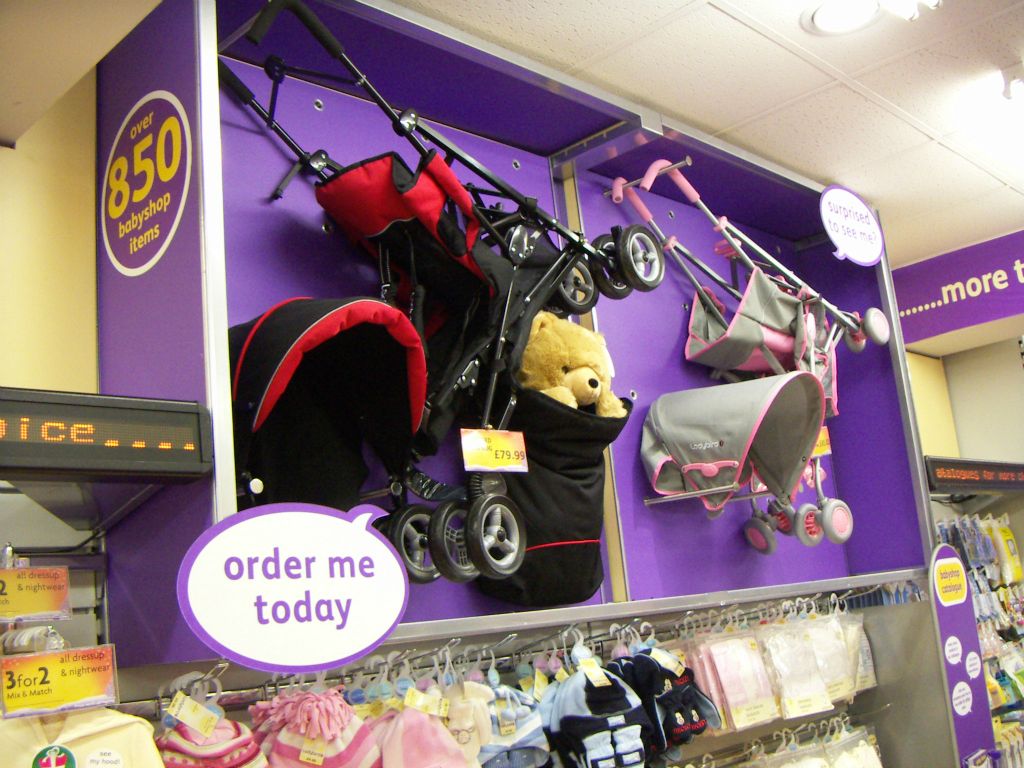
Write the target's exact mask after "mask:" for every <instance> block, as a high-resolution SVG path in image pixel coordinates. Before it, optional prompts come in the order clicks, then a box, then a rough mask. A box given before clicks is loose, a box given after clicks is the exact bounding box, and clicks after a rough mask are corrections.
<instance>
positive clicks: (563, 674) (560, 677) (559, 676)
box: [555, 667, 569, 683]
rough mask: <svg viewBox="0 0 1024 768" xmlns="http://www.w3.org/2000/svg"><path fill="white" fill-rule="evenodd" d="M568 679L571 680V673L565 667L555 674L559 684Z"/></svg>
mask: <svg viewBox="0 0 1024 768" xmlns="http://www.w3.org/2000/svg"><path fill="white" fill-rule="evenodd" d="M568 679H569V672H568V671H567V670H566V668H565V667H560V668H559V669H558V671H557V672H555V680H557V681H558V682H560V683H564V682H565V681H566V680H568Z"/></svg>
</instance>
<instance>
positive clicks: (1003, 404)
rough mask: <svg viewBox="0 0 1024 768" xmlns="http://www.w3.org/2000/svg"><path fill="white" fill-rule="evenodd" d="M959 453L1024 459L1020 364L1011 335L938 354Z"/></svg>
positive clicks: (1023, 390)
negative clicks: (998, 340) (948, 353)
mask: <svg viewBox="0 0 1024 768" xmlns="http://www.w3.org/2000/svg"><path fill="white" fill-rule="evenodd" d="M943 362H944V364H945V368H946V378H947V380H948V381H949V399H950V402H951V404H952V407H953V419H954V421H955V423H956V434H957V440H958V441H959V444H960V455H961V456H963V457H964V458H967V459H991V460H995V461H1012V462H1024V367H1022V366H1021V356H1020V348H1019V346H1018V343H1017V340H1016V339H1009V340H1007V341H1000V342H997V343H995V344H989V345H987V346H984V347H978V348H977V349H970V350H967V351H966V352H960V353H957V354H955V355H947V356H946V357H944V358H943Z"/></svg>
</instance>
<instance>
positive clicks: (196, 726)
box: [167, 691, 220, 739]
mask: <svg viewBox="0 0 1024 768" xmlns="http://www.w3.org/2000/svg"><path fill="white" fill-rule="evenodd" d="M167 714H169V715H170V716H171V717H173V718H174V719H175V720H179V721H181V722H182V723H184V724H185V725H187V726H188V727H189V728H191V729H192V730H194V731H198V732H199V733H201V734H202V735H203V738H204V739H205V738H208V737H209V736H210V734H211V733H213V729H214V728H216V727H217V723H218V722H220V715H218V714H217V713H216V712H213V711H211V710H209V709H207V708H206V707H204V706H203V705H202V704H200V703H199V702H198V701H196V700H195V699H193V698H192V697H190V696H186V695H185V693H184V692H182V691H178V692H177V693H176V694H174V698H173V699H171V705H170V706H169V707H168V708H167Z"/></svg>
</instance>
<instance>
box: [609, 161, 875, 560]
mask: <svg viewBox="0 0 1024 768" xmlns="http://www.w3.org/2000/svg"><path fill="white" fill-rule="evenodd" d="M662 173H664V174H666V175H667V176H668V178H669V179H670V180H671V181H672V182H673V183H674V184H675V185H676V187H677V188H678V189H679V190H680V191H681V192H682V194H683V196H684V197H685V198H686V200H688V201H689V202H690V203H692V204H693V205H694V206H696V207H697V208H698V209H699V210H700V211H701V212H702V213H703V214H704V215H705V216H706V217H707V218H708V219H709V220H710V221H711V222H712V224H713V225H714V228H715V231H717V232H719V233H721V234H722V236H723V238H724V240H723V241H722V242H721V243H719V244H718V245H717V246H716V248H715V251H716V253H717V254H718V255H721V256H724V257H726V258H728V259H729V261H730V272H731V277H732V279H731V280H730V279H726V278H725V277H723V276H722V275H720V274H719V273H718V272H716V271H715V270H714V269H712V268H711V267H710V266H708V265H707V264H706V263H705V262H704V261H702V260H701V259H699V258H697V257H696V256H694V255H693V254H692V253H691V252H690V251H689V250H688V249H687V248H685V247H684V246H683V245H682V244H680V243H679V241H678V240H677V239H676V237H675V236H674V235H666V234H665V233H664V232H663V231H662V230H661V228H660V227H659V226H658V224H657V222H656V221H655V220H654V217H653V215H652V214H651V212H650V210H649V209H648V208H647V206H646V205H645V204H644V203H643V201H642V199H641V198H640V196H639V194H638V193H637V192H636V190H635V189H633V186H639V187H640V188H641V189H644V190H648V191H649V190H650V188H651V186H652V185H653V183H654V180H655V179H656V178H657V177H658V176H659V175H660V174H662ZM611 197H612V200H613V201H615V202H617V203H620V202H622V201H623V200H628V201H629V202H630V204H631V206H632V207H633V208H634V210H635V211H636V212H637V214H638V215H639V217H640V219H641V220H642V221H643V223H644V224H645V225H646V226H647V227H648V228H650V230H651V231H652V232H654V233H655V234H656V235H657V237H658V238H659V240H660V241H661V246H662V248H663V250H665V251H666V252H667V253H668V254H669V255H670V256H671V257H672V259H673V260H674V261H675V263H676V264H677V266H678V267H679V269H680V270H681V271H682V272H683V274H684V275H685V276H686V278H687V280H688V281H689V282H690V283H691V284H692V286H693V289H694V297H693V302H692V309H691V312H690V318H689V322H688V324H687V336H686V342H685V345H684V355H685V357H686V359H687V361H689V362H692V363H698V364H700V365H704V366H707V367H709V368H711V369H712V377H713V378H716V379H721V380H723V381H725V382H728V383H727V384H726V385H725V386H724V387H723V388H722V389H723V393H722V395H721V396H720V397H715V396H711V395H710V393H708V394H700V393H702V392H704V390H694V391H692V392H690V393H685V392H677V393H672V394H671V395H668V396H665V397H666V398H670V399H669V400H665V401H664V402H662V399H659V401H657V402H656V403H655V404H654V405H653V406H652V408H651V414H649V415H648V422H647V423H646V424H645V437H646V436H647V430H648V429H650V431H651V433H652V435H656V436H658V437H659V438H660V439H661V441H662V442H663V444H666V445H668V444H672V445H675V446H676V452H675V453H674V455H673V460H674V463H675V464H676V465H678V466H679V467H680V468H682V472H681V477H682V478H683V482H682V486H683V487H680V488H679V489H676V490H675V492H676V493H687V494H694V495H701V496H702V498H703V500H704V503H705V506H706V507H707V508H708V510H709V512H712V511H714V512H719V511H720V510H721V505H722V504H724V503H725V501H726V500H728V498H729V497H731V496H732V494H733V493H734V492H735V491H734V490H733V491H732V492H728V493H727V495H726V496H724V497H723V495H722V493H721V492H720V491H717V490H715V491H709V490H708V484H707V483H706V482H704V481H705V480H706V479H708V478H709V477H710V478H715V480H716V482H718V485H723V483H722V482H720V478H719V476H718V474H717V473H715V472H712V470H713V469H714V468H715V467H718V468H721V467H722V466H723V465H722V464H721V462H723V461H724V462H728V463H730V473H727V475H726V476H727V477H729V475H732V477H729V480H728V482H725V483H724V485H725V486H726V487H731V486H732V485H734V481H738V482H740V483H743V482H746V481H748V480H750V479H753V480H754V483H753V489H754V490H755V491H758V492H762V491H763V490H765V488H764V486H766V487H767V491H768V492H769V493H770V494H771V495H772V497H773V498H772V499H771V501H770V502H769V504H768V508H767V510H761V509H760V508H759V507H757V506H756V504H755V505H753V508H754V514H753V516H752V518H751V519H750V520H748V521H747V523H746V524H745V525H744V535H745V537H746V539H747V541H748V542H749V543H750V544H751V546H753V547H754V548H755V549H757V550H758V551H759V552H764V553H766V554H767V553H770V552H772V551H774V549H775V545H776V542H775V531H779V532H781V533H786V534H791V535H795V536H797V537H798V538H799V539H800V540H801V541H802V542H803V543H804V544H807V545H810V546H813V545H815V544H818V543H819V542H821V541H822V539H823V538H828V539H829V540H830V541H833V542H836V543H842V542H844V541H846V540H847V539H848V538H849V536H850V535H851V534H852V531H853V518H852V515H851V513H850V510H849V507H848V506H847V505H846V504H845V503H844V502H842V501H841V500H840V499H833V498H828V497H826V496H825V495H824V491H823V489H822V480H823V469H822V467H821V458H820V457H819V456H814V457H813V458H812V449H813V446H814V444H815V442H816V439H817V436H818V434H819V432H820V429H821V426H822V424H823V421H824V419H825V418H828V417H831V416H835V415H836V414H838V411H839V408H838V392H837V388H836V347H837V345H838V343H839V340H840V339H841V338H842V339H844V340H845V342H846V344H847V346H848V347H849V348H850V349H851V350H853V351H855V352H859V351H861V350H863V349H864V347H865V345H866V343H867V341H868V340H869V339H870V340H871V341H873V342H874V343H876V344H879V345H883V344H886V343H887V342H888V340H889V324H888V320H887V319H886V317H885V315H884V314H883V313H882V312H881V310H879V309H876V308H870V309H868V310H867V311H866V312H865V313H864V316H863V317H861V316H860V315H859V314H858V313H855V312H847V311H844V310H841V309H839V308H838V307H836V306H835V305H833V304H832V303H831V302H829V301H828V300H827V299H825V297H824V296H822V295H821V294H820V293H819V292H817V291H815V290H814V289H813V288H812V287H811V286H810V285H808V284H807V283H806V282H804V281H803V280H801V279H800V278H799V277H798V276H797V275H796V274H795V273H794V272H793V271H792V270H790V269H789V268H788V267H786V266H785V265H784V264H782V263H781V262H780V261H779V260H778V259H776V258H775V257H773V256H772V255H771V254H770V253H768V251H767V250H765V249H764V248H762V247H760V246H759V245H758V244H757V243H756V242H754V241H753V240H752V239H751V238H750V237H748V236H747V235H746V234H744V233H743V231H742V230H740V229H739V228H738V227H737V226H735V225H734V224H732V223H731V222H730V221H729V220H728V219H727V218H726V217H724V216H720V217H719V216H716V215H715V214H714V213H712V211H711V210H710V209H709V208H708V207H707V205H705V204H704V202H703V201H702V200H701V197H700V194H699V193H698V192H697V190H696V189H694V187H693V185H692V184H690V182H689V181H688V180H687V179H686V177H685V176H683V174H682V173H681V172H680V171H679V164H671V163H669V162H668V161H667V160H658V161H655V162H654V163H652V164H651V166H650V167H649V168H648V170H647V172H646V173H645V174H644V176H643V177H642V178H641V179H639V180H638V181H637V182H635V183H634V184H630V183H627V182H626V180H625V179H622V178H618V179H616V180H615V181H614V182H613V184H612V193H611ZM698 273H700V274H701V275H703V277H704V278H705V279H706V281H707V283H709V284H710V285H707V284H704V283H702V282H701V280H700V279H699V278H698ZM796 372H799V373H803V374H805V375H807V376H809V377H810V378H811V379H814V380H816V382H817V384H818V388H819V390H820V391H821V404H820V406H819V405H818V404H817V403H816V402H815V399H814V397H812V396H811V395H810V394H809V393H808V394H806V395H805V396H804V397H803V400H804V402H802V403H798V402H796V401H795V400H792V399H790V400H789V401H788V402H787V403H785V404H784V405H780V404H777V403H772V402H767V403H763V404H762V405H761V406H760V408H759V409H758V410H755V411H753V413H754V414H755V415H756V420H755V424H754V426H753V428H751V427H750V425H749V424H747V423H745V422H746V421H748V420H749V418H750V416H751V412H749V411H748V412H746V413H743V411H744V409H749V408H750V404H749V402H747V400H748V398H747V396H746V394H745V393H741V392H740V390H739V389H737V387H738V385H739V384H740V383H743V382H750V381H759V380H760V381H766V382H770V381H771V380H772V379H775V378H777V377H780V376H781V377H789V376H791V375H792V374H793V373H796ZM764 386H767V387H768V388H769V389H768V390H767V392H769V393H773V394H766V395H764V396H765V397H767V398H769V400H771V398H772V397H774V396H775V394H777V393H779V392H783V391H785V388H784V385H782V384H780V385H779V387H778V388H776V387H773V385H771V384H765V385H764ZM690 400H697V401H699V402H689V401H690ZM780 407H781V408H782V411H781V413H782V415H781V416H779V417H777V418H776V417H774V416H771V415H772V414H774V413H776V412H777V411H778V409H779V408H780ZM675 408H679V409H681V411H680V413H679V414H677V415H676V416H674V417H672V418H669V416H668V415H667V414H668V412H669V411H670V410H672V409H675ZM709 409H710V412H713V413H715V414H717V416H716V418H719V419H723V420H725V419H727V418H728V417H729V415H730V414H732V415H734V416H736V417H738V418H739V419H740V421H741V422H743V423H742V424H741V428H740V429H739V430H738V431H737V432H736V433H735V434H731V435H728V436H726V437H722V436H718V437H719V440H723V441H724V443H723V444H722V445H720V446H719V449H720V450H722V451H723V454H724V455H727V458H720V459H718V460H717V463H716V462H712V463H711V464H710V465H709V464H708V463H707V462H706V461H699V460H696V459H695V457H694V456H693V451H694V450H695V449H694V448H693V446H703V445H704V444H705V443H706V442H708V437H707V435H706V434H705V432H706V427H707V425H704V424H702V423H701V422H703V421H705V419H706V417H707V415H708V413H709ZM734 411H735V413H734ZM766 416H770V418H767V419H766ZM673 421H674V422H675V423H674V427H675V429H677V430H679V436H677V437H676V438H675V439H671V438H667V437H665V435H664V434H663V432H664V429H663V426H662V425H664V424H667V423H670V422H673ZM765 430H770V431H773V432H777V433H778V434H777V435H776V436H775V437H773V438H767V437H765V436H764V431H765ZM743 434H747V435H749V439H748V440H747V441H746V443H745V444H744V443H743V441H742V440H740V441H739V442H737V438H738V437H741V436H742V435H743ZM653 439H654V438H653V437H652V440H653ZM713 439H714V436H713V437H712V441H713ZM769 439H770V440H774V441H777V442H778V444H779V445H778V446H777V448H778V452H776V453H775V454H774V455H771V456H769V455H767V454H766V453H765V452H764V451H763V450H760V449H759V447H763V445H764V444H765V443H766V442H767V441H768V440H769ZM726 446H729V448H726ZM740 446H743V447H742V448H741V447H740ZM644 451H646V448H642V452H644ZM759 457H760V458H759ZM645 462H647V466H648V471H649V474H650V476H651V483H652V485H653V486H654V488H655V490H656V491H658V492H659V493H666V490H665V488H666V486H665V481H664V479H662V478H661V476H660V475H659V474H656V473H655V472H654V469H656V468H657V467H659V466H660V467H663V466H664V464H660V465H657V466H656V465H655V464H652V463H650V460H649V458H648V456H647V455H645ZM808 462H810V463H809V464H808ZM687 467H690V469H687ZM709 472H712V474H710V475H709V474H708V473H709ZM801 477H806V480H807V484H808V485H809V486H811V487H813V488H814V489H815V493H816V497H817V500H816V503H805V504H801V505H800V506H799V508H795V507H794V505H793V501H792V500H793V494H794V492H795V490H796V488H797V486H798V484H799V482H800V479H801ZM702 478H703V479H702ZM757 480H760V482H757ZM711 485H712V487H714V485H715V483H714V482H713V483H712V484H711ZM704 494H707V495H704ZM723 499H724V500H723Z"/></svg>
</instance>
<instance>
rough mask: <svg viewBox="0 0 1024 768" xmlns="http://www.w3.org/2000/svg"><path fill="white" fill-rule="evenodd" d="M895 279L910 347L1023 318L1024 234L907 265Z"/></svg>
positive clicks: (902, 319) (905, 335) (895, 275)
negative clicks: (989, 324) (989, 323)
mask: <svg viewBox="0 0 1024 768" xmlns="http://www.w3.org/2000/svg"><path fill="white" fill-rule="evenodd" d="M892 279H893V285H894V287H895V289H896V299H897V303H898V304H899V308H900V324H901V325H902V327H903V339H904V341H905V342H906V343H908V344H911V343H913V342H915V341H920V340H921V339H927V338H931V337H932V336H938V335H939V334H942V333H948V332H950V331H956V330H959V329H961V328H967V327H969V326H972V325H978V324H980V323H987V322H990V321H992V320H1001V319H1003V318H1006V317H1013V316H1015V315H1019V314H1021V308H1022V307H1024V231H1021V232H1015V233H1014V234H1012V235H1006V236H1005V237H999V238H996V239H995V240H989V241H988V242H985V243H979V244H978V245H971V246H968V247H967V248H961V249H960V250H958V251H951V252H950V253H947V254H945V255H943V256H937V257H935V258H934V259H928V260H927V261H922V262H919V263H917V264H911V265H909V266H906V267H901V268H900V269H897V270H895V271H893V273H892Z"/></svg>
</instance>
